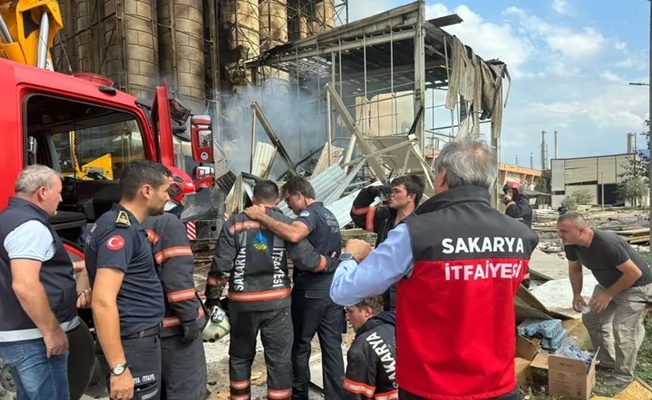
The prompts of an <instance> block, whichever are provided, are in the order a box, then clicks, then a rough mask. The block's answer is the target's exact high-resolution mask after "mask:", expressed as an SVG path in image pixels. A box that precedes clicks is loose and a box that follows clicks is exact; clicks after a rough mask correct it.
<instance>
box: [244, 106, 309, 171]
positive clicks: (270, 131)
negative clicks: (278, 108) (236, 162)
mask: <svg viewBox="0 0 652 400" xmlns="http://www.w3.org/2000/svg"><path fill="white" fill-rule="evenodd" d="M251 108H252V109H253V110H254V117H255V118H258V121H260V124H261V125H262V126H263V129H264V130H265V133H267V136H269V140H271V141H272V144H273V145H274V147H276V149H277V150H278V152H279V154H281V158H282V159H283V161H284V162H285V165H286V166H287V167H288V171H289V172H290V175H292V176H299V174H298V173H297V170H296V168H294V163H293V162H292V159H291V158H290V156H289V155H288V152H287V151H285V147H283V144H282V143H281V140H280V139H279V138H278V135H277V134H276V131H274V128H272V124H270V123H269V120H268V119H267V116H266V115H265V113H264V112H263V109H262V108H260V105H259V104H258V103H257V102H255V101H254V102H253V103H251ZM253 156H254V155H253V154H252V155H251V157H253Z"/></svg>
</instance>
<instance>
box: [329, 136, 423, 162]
mask: <svg viewBox="0 0 652 400" xmlns="http://www.w3.org/2000/svg"><path fill="white" fill-rule="evenodd" d="M417 142H418V140H417V139H416V137H415V138H414V139H406V140H405V141H404V142H401V143H397V144H393V145H391V146H389V147H385V148H384V149H381V150H377V151H374V152H373V153H369V154H365V155H363V156H362V157H359V158H356V159H355V160H351V161H348V162H346V163H344V164H341V165H340V167H348V166H349V165H351V164H356V163H358V162H360V161H362V160H363V159H365V158H366V159H369V158H371V157H376V156H380V155H382V154H385V153H389V152H390V151H394V150H398V149H400V148H403V147H405V146H410V145H414V144H416V143H417ZM408 153H409V152H408Z"/></svg>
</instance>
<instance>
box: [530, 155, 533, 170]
mask: <svg viewBox="0 0 652 400" xmlns="http://www.w3.org/2000/svg"><path fill="white" fill-rule="evenodd" d="M530 168H532V169H534V153H530Z"/></svg>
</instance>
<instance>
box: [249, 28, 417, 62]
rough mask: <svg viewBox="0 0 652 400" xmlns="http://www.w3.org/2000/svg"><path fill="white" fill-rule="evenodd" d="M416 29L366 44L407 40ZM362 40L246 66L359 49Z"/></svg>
mask: <svg viewBox="0 0 652 400" xmlns="http://www.w3.org/2000/svg"><path fill="white" fill-rule="evenodd" d="M414 34H415V30H414V29H409V30H405V31H401V32H398V33H393V34H392V36H390V35H389V33H387V34H382V35H379V36H374V37H371V38H369V39H366V45H367V46H375V45H379V44H384V43H389V42H390V40H393V41H395V42H396V41H400V40H407V39H412V38H414ZM392 38H393V39H392ZM361 43H362V41H360V40H356V41H352V42H349V43H343V44H341V45H339V44H337V45H331V46H328V47H321V46H319V47H317V48H315V49H312V50H305V51H303V50H301V49H299V48H295V52H294V53H289V54H286V55H283V56H278V57H275V56H273V55H272V56H270V57H269V58H267V59H266V60H265V61H262V62H259V61H258V60H254V61H250V62H248V63H246V68H255V67H258V66H260V65H266V66H274V65H275V64H279V63H284V62H293V61H296V60H297V58H299V59H301V58H310V57H316V56H323V55H326V54H329V53H337V52H339V51H340V50H341V51H348V50H354V49H359V48H361V47H362V45H361Z"/></svg>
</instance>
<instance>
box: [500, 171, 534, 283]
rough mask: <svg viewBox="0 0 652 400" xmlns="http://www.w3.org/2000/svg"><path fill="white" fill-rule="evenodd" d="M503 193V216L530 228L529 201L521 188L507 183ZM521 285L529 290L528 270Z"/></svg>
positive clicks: (512, 183) (518, 184)
mask: <svg viewBox="0 0 652 400" xmlns="http://www.w3.org/2000/svg"><path fill="white" fill-rule="evenodd" d="M503 193H504V195H503V203H504V204H505V207H506V210H505V214H506V215H509V216H510V217H512V218H514V219H516V220H517V221H521V222H522V223H524V224H525V225H526V226H527V227H528V228H531V227H532V207H530V200H529V199H528V198H527V196H525V195H524V194H523V186H522V185H521V184H520V183H518V182H507V183H506V184H505V186H504V187H503ZM522 285H523V286H525V288H526V289H529V288H530V269H529V268H528V269H526V270H525V275H524V276H523V282H522Z"/></svg>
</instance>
